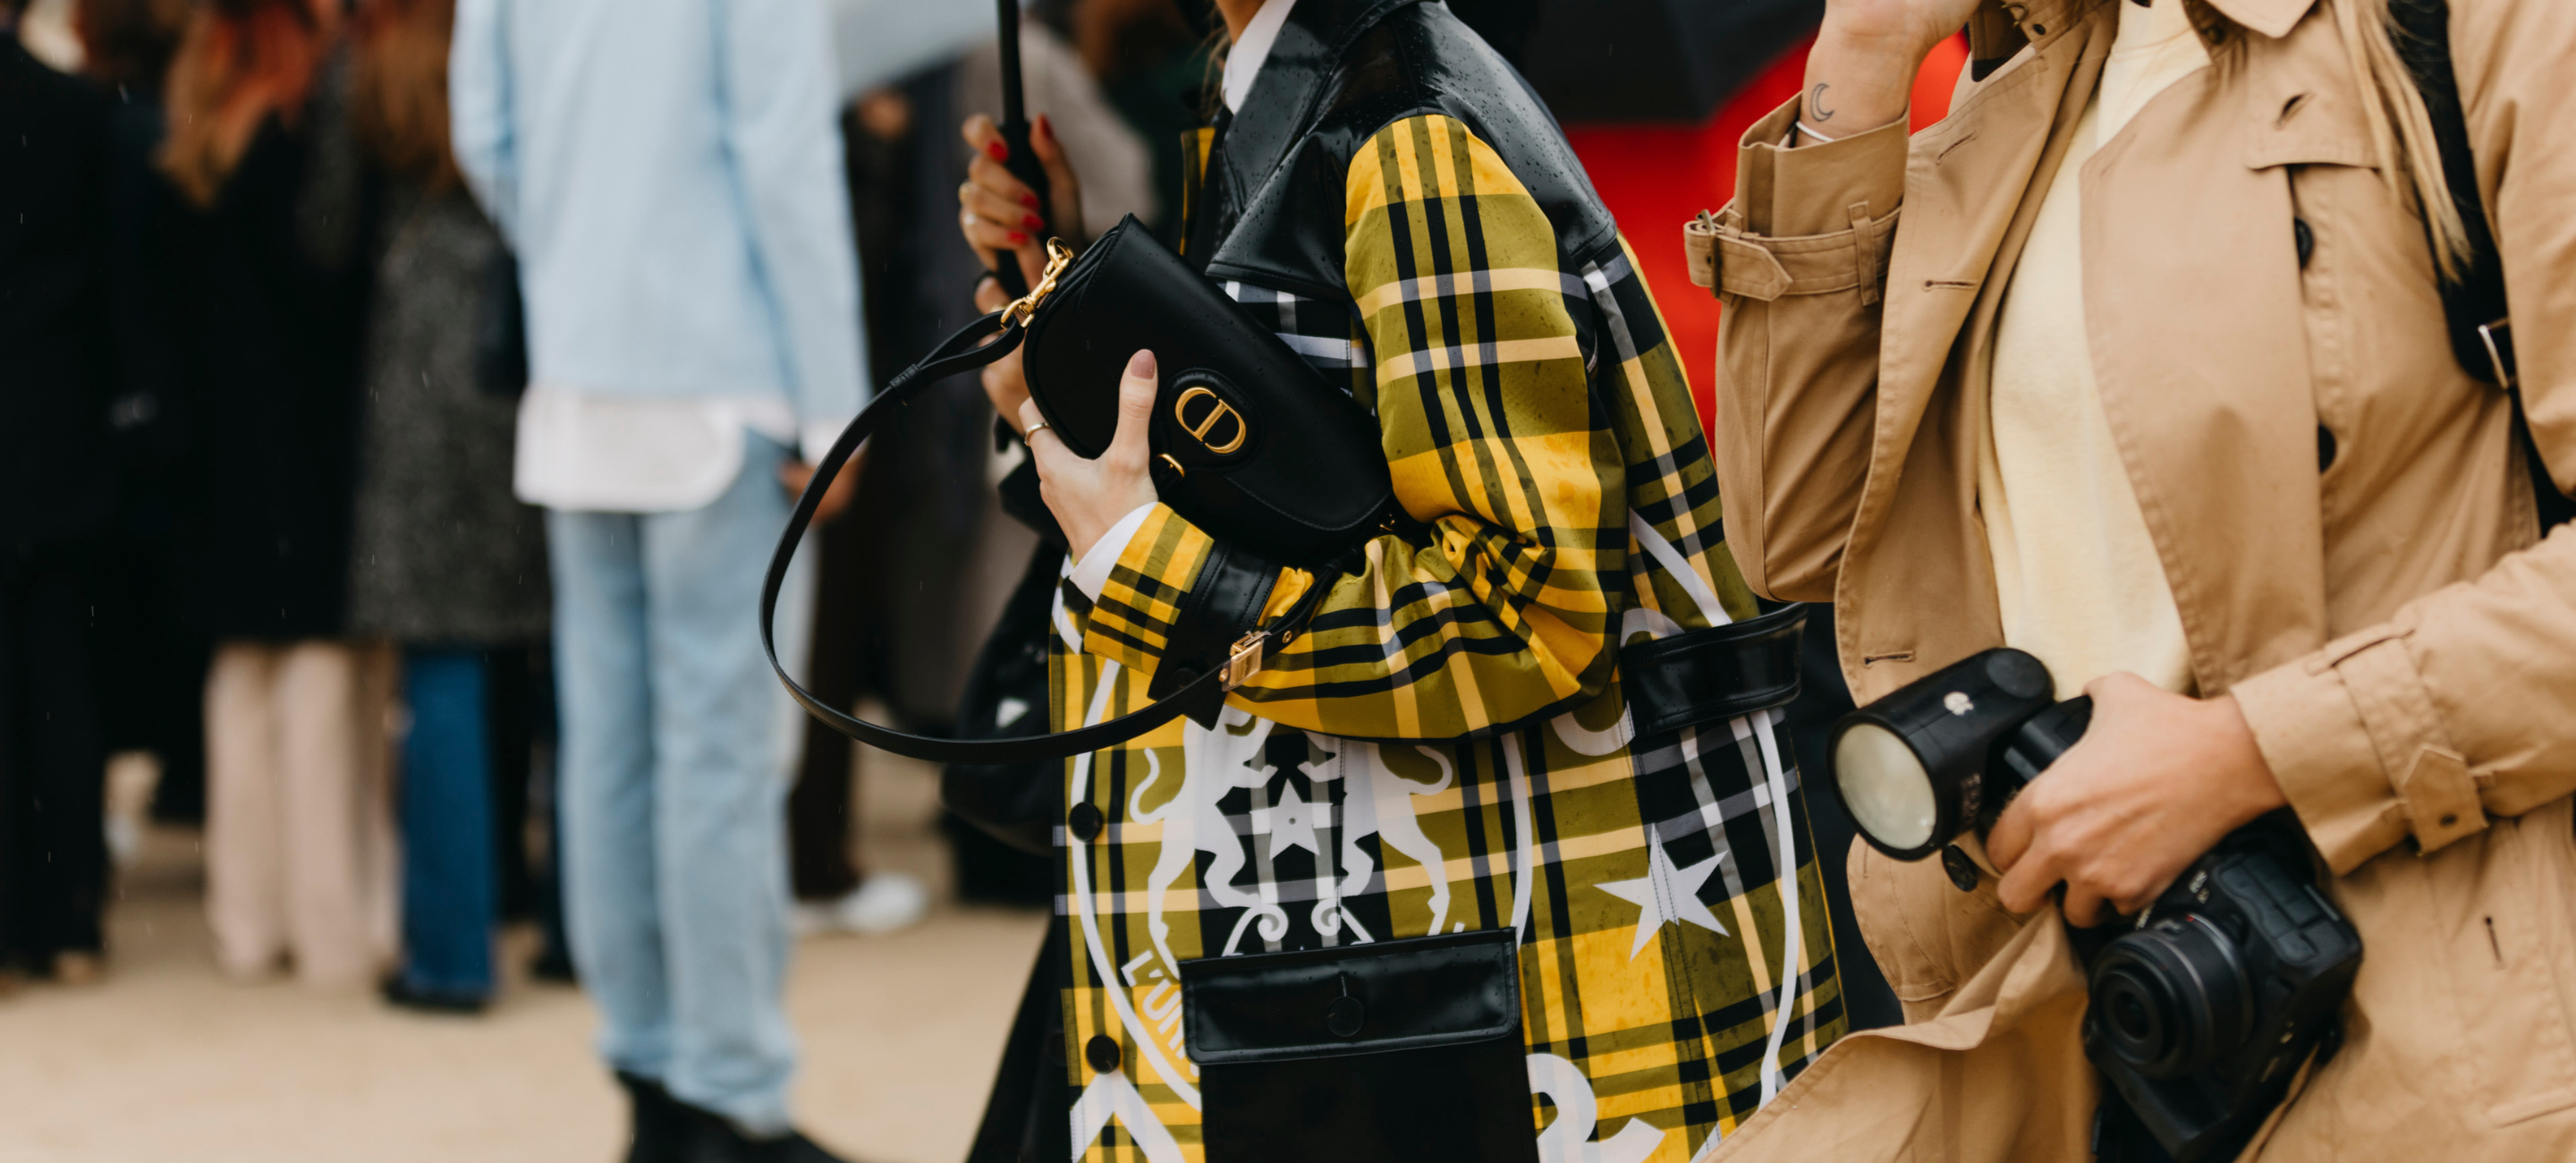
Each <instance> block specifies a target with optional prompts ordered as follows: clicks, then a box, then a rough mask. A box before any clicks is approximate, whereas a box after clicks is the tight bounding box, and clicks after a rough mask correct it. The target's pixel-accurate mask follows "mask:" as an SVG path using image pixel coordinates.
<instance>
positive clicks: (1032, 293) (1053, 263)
mask: <svg viewBox="0 0 2576 1163" xmlns="http://www.w3.org/2000/svg"><path fill="white" fill-rule="evenodd" d="M1071 265H1073V248H1072V247H1070V246H1066V245H1065V244H1064V240H1063V239H1061V238H1050V239H1048V240H1047V265H1046V273H1045V274H1043V275H1040V276H1038V285H1036V286H1034V287H1031V288H1029V293H1028V294H1025V295H1022V296H1020V297H1019V298H1017V299H1013V300H1011V304H1010V305H1009V306H1007V307H1004V308H1002V326H1004V327H1026V326H1028V325H1029V318H1030V317H1031V316H1033V315H1036V314H1037V313H1038V304H1040V303H1043V302H1046V297H1047V296H1048V295H1051V294H1054V293H1055V278H1056V276H1057V275H1060V274H1063V273H1064V268H1066V267H1068V266H1071Z"/></svg>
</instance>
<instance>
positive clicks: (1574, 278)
mask: <svg viewBox="0 0 2576 1163" xmlns="http://www.w3.org/2000/svg"><path fill="white" fill-rule="evenodd" d="M1347 183H1348V184H1347V191H1346V193H1347V199H1348V200H1347V208H1346V210H1345V213H1344V227H1345V232H1346V239H1345V250H1344V267H1343V271H1344V277H1345V281H1346V285H1347V289H1348V290H1349V292H1350V295H1351V299H1352V301H1353V302H1354V303H1355V304H1356V305H1357V323H1356V325H1357V327H1358V328H1359V332H1360V334H1359V335H1358V337H1357V338H1359V339H1361V340H1362V341H1363V342H1364V343H1365V344H1366V345H1367V347H1368V349H1369V350H1370V352H1371V359H1370V361H1369V372H1368V376H1369V382H1368V383H1366V384H1365V385H1363V387H1364V388H1365V389H1367V390H1369V391H1371V392H1373V395H1374V398H1375V405H1376V412H1377V418H1378V424H1379V430H1380V433H1381V439H1382V441H1383V447H1384V449H1385V452H1386V458H1387V463H1388V465H1389V467H1390V468H1391V470H1392V472H1393V476H1394V480H1395V494H1396V499H1397V501H1398V502H1399V503H1400V504H1401V505H1402V506H1403V508H1404V511H1405V512H1406V513H1407V514H1408V515H1409V516H1410V517H1411V518H1412V519H1413V521H1414V522H1416V523H1418V526H1419V528H1418V529H1417V531H1416V532H1414V533H1412V534H1410V535H1407V536H1398V535H1386V536H1381V537H1378V538H1376V539H1375V540H1373V541H1372V542H1370V543H1369V545H1368V547H1367V550H1366V568H1365V569H1364V570H1363V571H1362V572H1360V573H1357V574H1351V575H1345V576H1343V577H1342V578H1340V579H1339V580H1338V581H1336V582H1335V583H1334V589H1333V593H1332V596H1331V597H1330V599H1328V600H1327V602H1326V603H1325V605H1324V607H1323V610H1322V612H1321V613H1320V614H1318V615H1317V617H1316V619H1315V621H1314V623H1313V624H1312V626H1311V627H1310V628H1309V631H1308V632H1307V633H1305V634H1303V635H1300V636H1299V637H1298V638H1297V639H1296V640H1295V642H1294V643H1293V644H1292V645H1291V646H1290V647H1289V648H1287V649H1285V650H1283V651H1281V652H1279V653H1278V654H1276V655H1274V656H1273V657H1272V658H1271V659H1269V660H1268V662H1267V664H1266V665H1265V666H1264V668H1263V669H1262V671H1261V672H1260V673H1259V674H1258V675H1256V676H1255V677H1254V679H1253V680H1252V682H1251V683H1250V684H1249V685H1247V686H1245V687H1243V688H1241V689H1239V690H1237V691H1236V692H1235V695H1234V697H1235V698H1236V699H1238V700H1245V701H1246V702H1247V703H1248V704H1249V705H1250V706H1251V707H1252V708H1253V709H1256V710H1257V711H1258V712H1259V713H1260V714H1261V715H1262V717H1264V718H1267V719H1271V720H1273V721H1276V722H1280V723H1284V724H1288V725H1291V726H1298V727H1305V728H1309V729H1315V730H1328V731H1330V732H1332V733H1334V734H1340V735H1356V736H1364V737H1365V736H1381V737H1391V738H1411V739H1423V738H1445V737H1450V736H1456V735H1464V734H1469V733H1472V732H1477V731H1481V730H1485V729H1487V728H1491V727H1494V726H1498V725H1502V724H1508V723H1512V722H1516V721H1519V720H1522V719H1526V718H1529V717H1531V716H1533V715H1536V714H1540V713H1543V712H1546V711H1549V710H1550V709H1552V708H1555V707H1559V706H1562V705H1565V704H1567V703H1569V702H1571V701H1573V700H1575V699H1578V698H1582V697H1585V696H1587V695H1589V694H1592V693H1595V692H1597V691H1598V690H1599V689H1600V688H1601V686H1602V684H1604V683H1605V682H1607V681H1608V679H1609V676H1610V673H1611V663H1612V657H1613V656H1612V655H1611V653H1610V651H1609V645H1610V632H1611V627H1612V625H1613V619H1614V617H1615V615H1616V613H1617V610H1618V606H1619V599H1617V598H1615V597H1614V594H1615V593H1616V590H1615V589H1614V587H1617V586H1623V585H1624V584H1625V576H1626V554H1627V548H1628V543H1629V538H1628V530H1627V528H1626V518H1627V498H1626V496H1625V493H1624V487H1623V485H1624V481H1623V478H1624V476H1625V472H1626V466H1625V465H1624V463H1623V458H1622V454H1621V450H1620V447H1619V443H1618V440H1617V438H1616V436H1615V435H1614V433H1613V432H1612V430H1611V423H1612V421H1611V419H1610V417H1609V416H1608V415H1607V413H1606V411H1605V409H1603V408H1602V407H1600V406H1599V405H1597V404H1596V402H1595V401H1594V399H1593V396H1592V392H1591V390H1590V389H1591V385H1590V378H1589V375H1588V373H1587V371H1586V368H1585V356H1584V351H1583V344H1582V342H1581V340H1580V338H1579V336H1578V333H1577V331H1576V325H1575V320H1574V318H1573V316H1572V314H1571V312H1570V311H1569V309H1568V305H1567V296H1568V294H1569V283H1574V284H1576V285H1575V286H1574V287H1573V291H1575V292H1580V291H1581V290H1582V288H1581V287H1580V285H1579V280H1580V278H1581V276H1580V275H1570V274H1568V273H1566V272H1565V271H1563V270H1562V269H1561V267H1560V265H1559V262H1558V250H1557V245H1556V236H1555V232H1554V229H1553V228H1552V227H1551V225H1550V224H1549V222H1548V219H1547V216H1546V215H1545V213H1544V212H1542V211H1541V210H1540V208H1539V206H1538V204H1537V202H1536V201H1534V200H1533V199H1532V198H1531V197H1530V195H1529V192H1528V191H1527V190H1526V189H1525V188H1523V187H1522V185H1521V183H1520V182H1519V180H1518V179H1516V178H1515V177H1513V175H1512V173H1511V171H1510V170H1509V169H1508V168H1507V167H1506V166H1505V165H1504V164H1503V161H1502V159H1501V158H1500V157H1498V156H1497V155H1496V154H1495V153H1494V151H1493V150H1492V149H1491V148H1490V147H1488V146H1487V145H1486V144H1485V143H1484V142H1482V141H1479V140H1477V139H1476V138H1475V136H1474V135H1473V134H1471V133H1470V132H1468V130H1467V127H1466V126H1465V125H1463V124H1461V123H1459V122H1458V121H1457V120H1455V119H1453V118H1449V117H1444V116H1417V117H1411V118H1407V119H1405V120H1402V121H1398V122H1395V123H1394V124H1391V125H1389V126H1387V127H1386V128H1384V129H1382V130H1379V131H1378V133H1377V134H1376V135H1375V136H1374V137H1373V138H1372V139H1371V140H1370V141H1369V142H1368V144H1367V145H1365V146H1364V147H1362V148H1361V149H1360V151H1359V153H1358V155H1357V156H1356V157H1355V158H1354V159H1353V161H1352V163H1351V167H1350V172H1349V175H1348V179H1347ZM1209 545H1210V541H1209V539H1208V537H1207V535H1206V534H1205V533H1204V532H1202V531H1200V530H1198V529H1196V528H1194V527H1192V526H1191V525H1190V524H1189V522H1188V521H1186V520H1184V519H1183V518H1182V517H1180V515H1178V514H1177V513H1174V512H1172V511H1171V510H1169V509H1163V508H1158V509H1157V510H1156V512H1155V513H1154V515H1153V516H1152V517H1151V518H1149V519H1148V520H1147V521H1146V522H1145V525H1144V527H1143V528H1142V529H1140V530H1139V531H1138V532H1137V535H1136V537H1135V538H1134V539H1133V540H1131V541H1130V542H1129V543H1128V545H1127V549H1126V552H1125V553H1124V554H1123V555H1122V556H1121V557H1120V559H1119V562H1118V565H1117V566H1116V568H1114V569H1113V570H1111V572H1110V579H1109V584H1108V586H1107V587H1106V588H1105V589H1104V590H1103V591H1102V595H1101V601H1100V602H1099V603H1098V604H1097V606H1095V607H1094V609H1093V611H1092V619H1091V622H1090V625H1089V627H1088V632H1087V633H1086V635H1085V649H1086V650H1088V651H1090V652H1092V653H1096V654H1102V655H1106V656H1108V657H1112V658H1116V659H1118V660H1119V661H1120V662H1121V663H1123V664H1125V665H1127V666H1130V667H1133V668H1136V669H1138V670H1142V671H1147V672H1150V671H1151V669H1152V667H1153V666H1154V664H1155V662H1156V661H1158V659H1159V653H1160V651H1161V650H1162V649H1163V647H1164V645H1165V644H1166V643H1167V642H1168V641H1169V640H1170V639H1171V636H1172V632H1173V625H1172V619H1173V618H1174V617H1175V616H1176V615H1177V611H1178V610H1179V609H1180V608H1182V606H1183V604H1184V603H1183V602H1182V598H1183V597H1184V596H1185V595H1186V593H1187V591H1188V589H1189V587H1190V586H1191V585H1192V583H1193V582H1195V581H1196V580H1197V576H1198V571H1199V568H1200V566H1201V565H1202V564H1203V563H1204V562H1205V561H1206V559H1207V556H1208V553H1207V550H1208V547H1209ZM1309 584H1311V581H1310V579H1308V578H1307V577H1306V576H1305V575H1304V574H1302V573H1299V572H1297V571H1293V570H1292V571H1289V572H1288V573H1287V574H1286V576H1284V577H1283V578H1282V580H1281V583H1280V584H1279V585H1278V586H1277V588H1276V590H1275V591H1274V593H1273V595H1272V598H1271V608H1272V610H1274V611H1276V610H1279V609H1283V608H1285V606H1286V604H1287V603H1288V602H1290V601H1293V600H1294V598H1295V597H1296V596H1297V594H1299V593H1301V592H1302V591H1303V590H1304V589H1305V587H1306V586H1307V585H1309Z"/></svg>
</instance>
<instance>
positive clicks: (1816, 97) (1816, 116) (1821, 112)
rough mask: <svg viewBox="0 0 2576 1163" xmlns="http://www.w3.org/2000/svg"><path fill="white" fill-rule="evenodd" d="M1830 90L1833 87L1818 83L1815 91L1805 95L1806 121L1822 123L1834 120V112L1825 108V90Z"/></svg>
mask: <svg viewBox="0 0 2576 1163" xmlns="http://www.w3.org/2000/svg"><path fill="white" fill-rule="evenodd" d="M1830 88H1833V86H1832V85H1828V84H1826V83H1824V82H1823V81H1818V82H1816V88H1815V91H1814V92H1812V93H1809V94H1807V120H1809V121H1818V122H1822V121H1831V120H1833V119H1834V111H1833V110H1831V109H1827V108H1825V90H1827V89H1830Z"/></svg>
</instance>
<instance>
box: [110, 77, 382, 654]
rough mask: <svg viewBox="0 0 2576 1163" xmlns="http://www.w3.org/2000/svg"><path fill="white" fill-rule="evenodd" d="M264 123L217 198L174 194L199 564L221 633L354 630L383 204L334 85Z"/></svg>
mask: <svg viewBox="0 0 2576 1163" xmlns="http://www.w3.org/2000/svg"><path fill="white" fill-rule="evenodd" d="M318 88H320V89H322V90H323V92H324V94H325V95H324V96H323V97H322V98H321V99H320V100H318V101H317V102H316V106H317V108H316V109H314V110H312V111H309V112H308V113H307V115H306V116H305V117H304V118H303V119H302V125H301V127H300V128H299V129H298V130H294V131H290V130H289V129H287V128H286V126H285V125H284V123H283V122H281V121H280V120H279V119H277V118H274V117H272V118H270V119H269V121H268V122H267V123H265V124H263V125H262V126H261V127H260V128H259V130H258V132H257V133H256V135H254V137H253V138H252V140H251V144H250V146H249V148H248V149H247V150H246V151H245V152H244V153H243V156H242V159H241V163H240V165H239V167H238V168H236V169H235V170H234V172H233V174H232V177H231V179H230V180H229V181H227V182H226V183H225V185H224V187H223V190H222V191H221V192H220V193H219V194H218V195H217V196H216V199H215V203H214V205H213V206H211V207H198V206H195V205H193V204H189V203H186V202H184V201H182V200H180V199H179V198H178V196H177V194H176V193H175V192H173V193H171V194H170V195H169V196H170V197H171V199H172V202H173V206H172V209H171V212H170V213H168V214H166V215H164V216H162V217H163V221H164V222H165V223H166V225H167V230H168V238H167V247H166V249H165V250H164V251H163V252H162V253H163V255H164V258H165V261H164V264H163V266H164V276H163V277H164V278H165V279H166V280H167V293H166V294H163V295H160V296H157V297H156V298H157V299H158V301H159V305H160V309H161V311H162V313H163V314H164V315H165V318H164V319H163V320H161V326H162V327H163V328H164V329H165V331H166V333H167V334H168V336H169V338H170V342H171V347H172V353H173V355H174V357H175V358H174V360H173V363H174V371H175V374H176V377H177V378H178V380H179V381H180V385H181V388H180V390H181V392H182V393H183V394H184V395H185V397H186V399H185V401H184V406H183V411H184V413H185V414H186V416H187V417H188V420H189V435H190V442H191V446H192V447H191V449H190V464H189V471H188V472H187V473H186V474H185V475H186V477H187V479H188V485H187V486H186V487H183V488H182V489H181V490H180V496H179V497H178V500H179V503H180V509H181V511H180V514H179V517H180V523H181V528H182V530H183V532H182V540H181V545H182V550H181V554H182V561H183V563H184V564H183V569H184V570H185V574H186V576H187V577H188V581H189V585H190V588H191V589H192V591H193V594H192V598H193V600H192V605H193V607H194V612H195V614H196V615H197V617H198V619H199V620H200V622H201V624H202V626H203V628H204V629H205V630H206V631H207V632H208V633H209V634H211V635H213V636H214V637H216V638H219V639H221V638H253V639H269V640H276V639H288V638H307V637H321V636H330V635H335V634H338V633H340V631H341V629H342V622H343V618H344V614H345V607H346V604H347V603H346V598H347V588H348V583H347V579H348V561H349V558H348V553H349V518H350V501H351V495H352V491H353V489H352V482H353V479H354V475H353V468H354V463H353V462H354V460H355V449H356V444H357V431H356V407H355V404H356V399H355V397H356V393H357V373H358V339H359V333H360V328H361V327H362V326H363V323H364V320H365V298H366V289H367V280H366V277H365V275H366V272H365V264H364V262H363V256H364V255H365V254H366V247H365V246H364V240H363V238H361V237H360V236H359V232H360V231H361V229H362V228H363V226H364V224H365V223H366V222H367V220H368V216H367V215H366V214H365V212H364V207H363V206H362V205H361V204H360V203H361V202H362V201H363V199H362V198H361V197H360V196H359V193H358V187H359V183H358V181H357V179H356V178H355V177H354V174H355V161H354V156H353V154H352V153H351V151H350V149H349V146H348V142H347V141H346V138H345V131H344V129H343V124H344V123H343V121H342V119H340V118H338V117H336V116H334V115H333V113H334V112H335V111H334V110H333V109H332V108H331V106H333V105H334V104H335V100H334V97H333V95H332V94H333V86H331V85H330V84H328V83H327V82H326V83H325V84H323V85H320V86H318Z"/></svg>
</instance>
